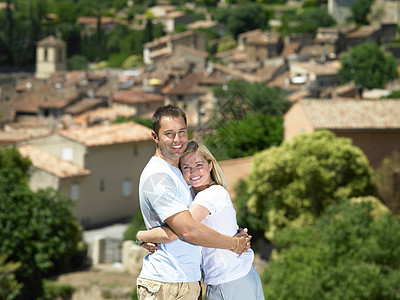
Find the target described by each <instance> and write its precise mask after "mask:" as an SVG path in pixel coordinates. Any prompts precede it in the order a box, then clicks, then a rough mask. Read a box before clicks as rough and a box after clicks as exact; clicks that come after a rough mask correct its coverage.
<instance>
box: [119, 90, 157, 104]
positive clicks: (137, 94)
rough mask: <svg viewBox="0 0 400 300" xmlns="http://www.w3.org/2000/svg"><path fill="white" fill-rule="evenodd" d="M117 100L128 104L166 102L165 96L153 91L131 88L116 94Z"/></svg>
mask: <svg viewBox="0 0 400 300" xmlns="http://www.w3.org/2000/svg"><path fill="white" fill-rule="evenodd" d="M114 101H115V102H122V103H127V104H135V103H149V102H164V96H161V95H158V94H152V93H146V92H142V91H138V90H129V91H126V92H121V93H118V94H115V95H114Z"/></svg>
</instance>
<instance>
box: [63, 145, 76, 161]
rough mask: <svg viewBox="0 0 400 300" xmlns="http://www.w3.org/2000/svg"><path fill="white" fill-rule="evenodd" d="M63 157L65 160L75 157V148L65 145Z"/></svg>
mask: <svg viewBox="0 0 400 300" xmlns="http://www.w3.org/2000/svg"><path fill="white" fill-rule="evenodd" d="M61 158H62V159H63V160H65V161H72V160H73V158H74V149H72V148H71V147H63V148H62V156H61Z"/></svg>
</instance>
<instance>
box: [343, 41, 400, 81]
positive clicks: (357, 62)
mask: <svg viewBox="0 0 400 300" xmlns="http://www.w3.org/2000/svg"><path fill="white" fill-rule="evenodd" d="M340 61H341V69H340V70H339V78H340V80H341V82H342V83H347V82H349V81H351V80H353V81H354V82H355V83H356V84H357V85H360V86H361V87H362V88H367V89H373V88H383V87H384V86H385V84H386V83H387V82H388V81H389V80H392V79H395V78H398V77H399V74H398V71H397V62H396V59H395V58H394V57H393V56H392V55H385V53H384V52H383V50H382V49H381V48H380V47H379V45H377V44H375V43H364V44H361V45H358V46H356V47H354V48H353V49H352V50H350V52H349V53H348V54H346V55H344V56H343V57H342V58H341V59H340Z"/></svg>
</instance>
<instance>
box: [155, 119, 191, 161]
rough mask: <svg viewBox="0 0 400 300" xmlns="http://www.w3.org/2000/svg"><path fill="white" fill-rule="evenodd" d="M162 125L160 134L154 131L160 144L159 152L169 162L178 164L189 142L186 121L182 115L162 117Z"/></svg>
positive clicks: (156, 140) (157, 142)
mask: <svg viewBox="0 0 400 300" xmlns="http://www.w3.org/2000/svg"><path fill="white" fill-rule="evenodd" d="M160 125H161V127H160V130H159V132H158V135H157V134H156V133H155V132H154V131H153V133H152V135H153V139H154V141H155V142H156V144H157V145H158V149H157V154H158V155H159V156H160V157H161V158H163V159H164V160H165V161H167V162H168V163H170V164H172V165H174V166H177V164H178V162H179V158H180V157H181V156H182V154H183V152H184V151H185V149H186V147H187V143H188V135H187V128H186V124H185V121H184V119H183V118H182V117H181V116H180V117H178V118H174V117H162V118H161V122H160Z"/></svg>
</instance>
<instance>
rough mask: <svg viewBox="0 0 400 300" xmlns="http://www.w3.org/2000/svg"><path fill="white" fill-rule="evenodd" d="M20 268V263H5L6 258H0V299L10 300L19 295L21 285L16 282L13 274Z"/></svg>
mask: <svg viewBox="0 0 400 300" xmlns="http://www.w3.org/2000/svg"><path fill="white" fill-rule="evenodd" d="M20 266H21V263H20V262H17V263H12V262H8V263H6V257H5V256H0V299H4V300H12V299H15V297H16V296H18V295H19V293H20V291H21V288H22V286H23V284H22V283H19V282H18V281H17V279H16V277H15V272H16V270H18V269H19V267H20Z"/></svg>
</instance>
